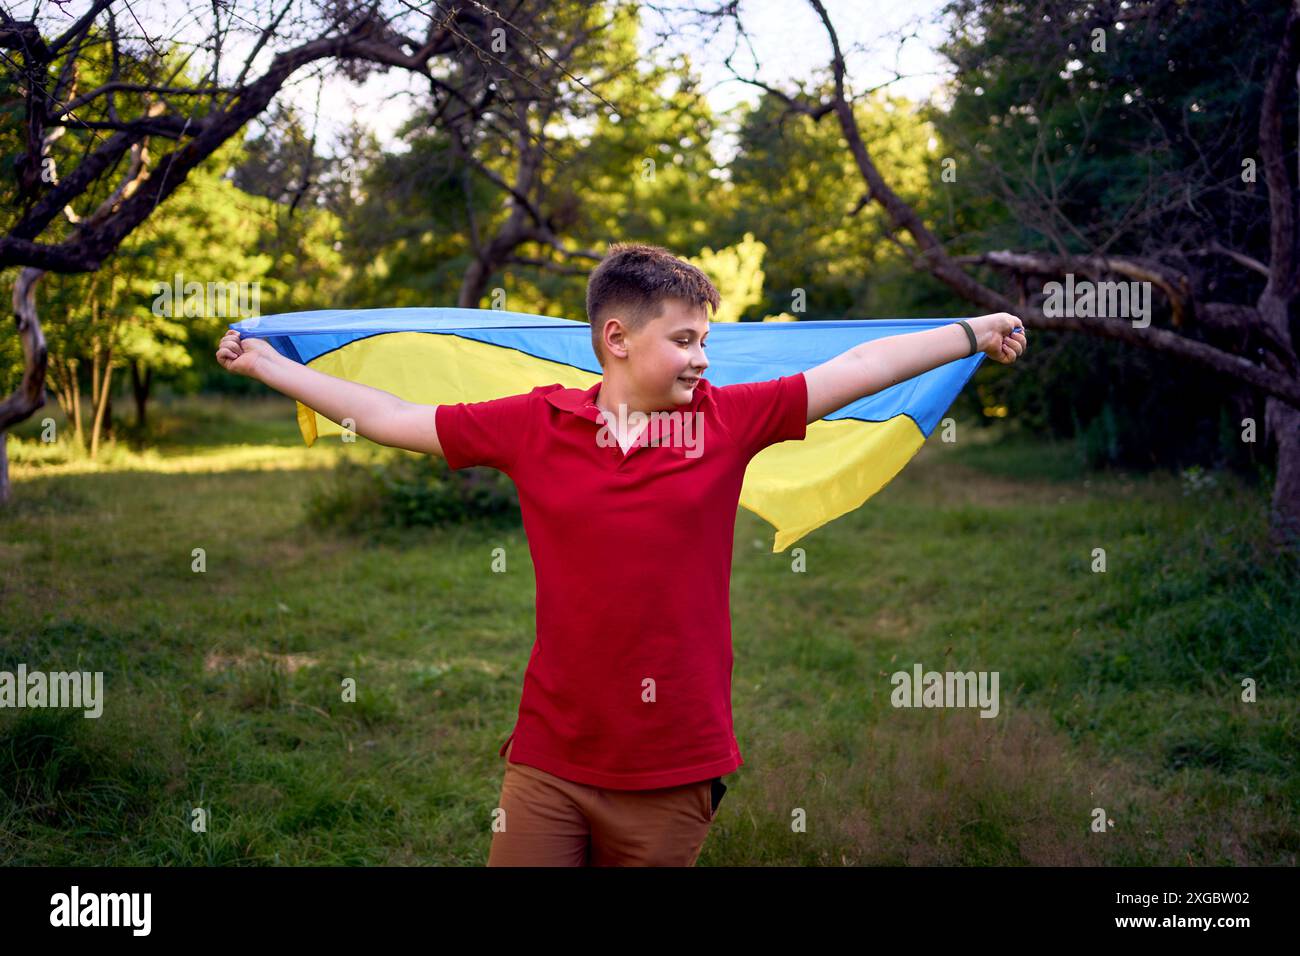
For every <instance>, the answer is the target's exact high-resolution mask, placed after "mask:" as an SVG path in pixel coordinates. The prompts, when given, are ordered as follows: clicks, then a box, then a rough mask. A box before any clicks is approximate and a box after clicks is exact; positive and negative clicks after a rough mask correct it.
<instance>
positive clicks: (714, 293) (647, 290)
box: [587, 242, 722, 368]
mask: <svg viewBox="0 0 1300 956" xmlns="http://www.w3.org/2000/svg"><path fill="white" fill-rule="evenodd" d="M665 299H681V300H682V301H684V302H686V303H688V304H689V305H693V306H703V305H709V306H712V307H713V314H714V315H716V314H717V312H718V306H719V305H720V304H721V302H722V296H721V295H719V294H718V290H717V289H716V288H715V287H714V285H713V283H712V282H710V281H709V278H708V276H706V275H705V274H704V273H703V272H701V271H700V270H699V269H697V268H696V267H695V266H693V265H691V264H690V263H689V262H684V261H683V260H681V259H678V258H677V257H676V256H674V255H673V254H672V253H671V252H669V251H668V250H667V249H664V248H663V247H662V246H650V245H645V244H643V243H638V242H616V243H614V244H613V245H612V246H610V247H609V253H608V254H607V255H606V256H605V258H604V259H602V260H601V262H600V264H599V265H598V266H596V268H595V269H594V270H593V271H592V273H591V277H590V278H589V279H588V280H587V321H588V322H590V323H591V347H592V349H594V350H595V352H596V358H597V359H599V361H600V365H601V368H604V367H605V355H604V352H603V350H602V349H601V345H600V339H601V334H600V332H601V328H602V327H603V326H604V324H605V321H606V320H607V319H608V318H609V316H610V313H611V312H614V311H617V312H618V313H619V316H618V317H619V318H620V319H622V320H623V325H624V326H625V327H626V328H627V329H628V331H629V332H635V331H637V330H638V329H640V328H642V327H643V326H644V325H645V324H646V323H647V322H649V321H650V320H651V319H655V318H658V316H659V314H660V313H661V312H662V311H663V302H664V300H665ZM705 313H706V317H707V316H708V310H707V309H706V310H705Z"/></svg>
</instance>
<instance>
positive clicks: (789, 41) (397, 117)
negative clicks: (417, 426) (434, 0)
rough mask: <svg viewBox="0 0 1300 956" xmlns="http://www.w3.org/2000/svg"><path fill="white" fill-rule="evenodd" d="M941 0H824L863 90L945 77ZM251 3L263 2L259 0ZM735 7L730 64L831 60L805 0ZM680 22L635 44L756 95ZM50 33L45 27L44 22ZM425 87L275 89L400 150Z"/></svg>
mask: <svg viewBox="0 0 1300 956" xmlns="http://www.w3.org/2000/svg"><path fill="white" fill-rule="evenodd" d="M411 2H412V5H421V0H411ZM687 2H688V0H663V2H658V0H654V5H655V6H656V7H658V8H659V9H665V8H674V9H680V8H681V7H683V6H685V5H686V3H687ZM943 3H944V0H901V2H900V0H875V2H866V0H826V3H825V5H826V8H827V11H828V13H829V14H830V17H831V20H832V22H833V23H834V24H835V28H836V31H837V32H838V34H839V37H840V44H841V47H842V48H843V49H844V50H845V51H846V59H847V61H848V65H849V75H850V78H851V81H852V83H853V84H854V85H855V88H856V89H859V90H861V89H863V88H866V87H869V86H872V85H876V84H879V83H882V82H884V81H885V80H887V79H890V78H891V77H892V76H893V75H894V70H895V68H897V70H898V71H899V72H901V73H903V74H904V75H905V78H904V79H903V80H901V81H899V82H897V83H895V84H894V85H893V86H891V88H890V89H891V91H892V92H894V93H897V94H901V95H906V96H908V97H911V98H913V99H927V98H928V97H929V96H930V95H931V94H932V92H933V91H934V90H935V88H936V85H937V84H939V83H941V82H942V81H943V80H944V79H945V77H946V72H945V68H946V64H945V62H944V61H943V60H942V58H940V57H939V56H938V55H937V54H936V53H935V52H934V48H935V46H936V45H937V44H938V43H939V42H940V40H941V39H942V35H943V34H942V29H941V27H940V26H938V25H936V24H937V21H938V15H939V12H940V10H941V8H942V6H943ZM41 6H42V9H43V11H44V12H45V14H46V16H47V17H49V18H50V19H49V22H50V23H51V25H53V24H54V23H57V22H58V21H59V20H65V21H69V22H70V20H71V18H73V17H75V16H79V15H80V14H81V13H82V12H84V10H85V9H87V7H88V2H87V0H77V2H73V3H68V4H65V5H64V9H65V10H66V13H61V12H60V11H59V8H58V7H56V6H51V5H50V4H49V3H48V2H47V3H43V4H41ZM241 7H242V8H243V9H244V10H245V12H247V11H248V10H249V8H248V6H247V5H241V4H238V3H237V4H235V5H234V9H235V10H236V11H239V10H241ZM259 7H261V9H265V6H264V5H259ZM187 8H188V9H189V10H190V11H192V16H193V20H192V21H190V22H187V21H186V20H185V19H184V18H181V19H179V20H178V19H177V17H178V10H180V11H184V10H186V9H187ZM30 9H31V3H30V2H27V3H16V4H13V5H12V6H11V10H12V11H13V12H14V13H15V14H16V15H17V16H18V17H19V18H24V14H25V13H26V14H27V15H30ZM118 9H119V11H120V12H119V15H118V16H119V23H121V24H122V25H123V30H124V31H130V30H131V29H132V28H133V27H134V28H135V32H136V33H138V32H139V27H138V26H137V23H138V24H139V25H143V26H144V28H145V29H146V30H147V31H149V33H150V35H153V36H159V35H168V36H170V35H175V34H177V33H179V34H180V35H181V36H182V37H185V38H188V39H190V40H191V41H193V42H199V41H201V40H202V39H203V38H205V37H206V35H207V33H208V26H209V25H210V22H211V7H210V5H208V4H203V3H198V4H194V5H188V4H187V5H186V6H179V7H178V6H177V5H176V4H175V2H174V0H173V2H164V0H130V2H129V8H128V7H126V6H125V5H124V6H123V7H121V8H118ZM739 9H740V16H741V20H742V22H743V23H744V24H745V29H746V32H747V33H748V34H749V36H750V41H751V43H752V44H753V47H754V50H755V53H756V54H757V60H758V63H759V66H758V67H757V68H756V67H755V65H754V63H753V61H752V59H750V58H749V57H748V56H747V55H746V54H744V53H742V54H740V55H738V56H737V58H736V60H735V65H736V67H737V69H738V70H741V71H743V72H751V71H752V72H754V73H756V75H757V78H759V79H761V80H763V81H764V82H766V83H769V84H771V85H773V86H778V87H780V88H783V89H785V88H789V86H790V84H791V82H792V81H796V80H799V79H807V78H809V77H811V76H813V75H814V74H815V73H816V72H817V71H818V70H822V69H825V67H826V66H827V65H828V64H829V62H830V43H829V41H828V39H827V37H826V33H825V31H824V29H823V28H822V25H821V23H820V22H819V20H818V19H817V16H816V14H815V12H814V11H813V9H812V8H811V7H810V6H808V5H807V4H806V3H802V2H799V0H741V3H740V7H739ZM249 15H250V16H251V15H252V14H251V13H249ZM132 20H135V21H136V23H132V22H131V21H132ZM259 22H260V20H259ZM685 23H686V21H685V19H684V18H683V17H682V16H680V15H674V14H671V13H669V14H668V15H666V16H661V15H659V14H656V13H653V12H651V11H649V10H644V9H643V12H642V36H643V44H642V45H643V48H646V47H649V45H650V44H651V43H652V42H653V41H654V35H655V34H656V33H659V32H669V33H671V35H672V37H671V40H670V42H669V43H668V44H667V45H666V46H665V54H666V55H667V56H672V55H676V54H677V53H686V54H688V55H689V57H690V59H691V62H692V64H693V65H694V66H695V68H696V69H697V71H698V72H699V74H700V76H701V80H702V84H703V88H704V89H705V90H706V91H707V98H708V100H709V104H710V106H711V107H712V108H713V109H714V111H715V112H722V111H724V110H726V109H728V108H730V107H733V106H735V105H736V104H737V103H738V102H740V101H742V100H748V101H751V102H752V101H754V100H755V99H757V96H758V91H757V90H756V88H755V87H753V86H750V85H748V84H745V83H742V82H739V81H737V80H734V79H731V78H730V74H729V73H728V71H727V69H726V66H725V65H724V62H723V60H724V58H725V56H726V54H727V52H728V51H729V50H730V49H731V48H732V43H731V39H730V35H729V34H723V35H719V36H716V37H704V36H701V35H699V34H698V33H695V32H693V31H691V30H689V29H686V28H685ZM49 32H53V30H52V26H51V28H50V31H49ZM910 32H916V34H917V35H916V36H915V37H911V38H909V39H906V40H905V41H904V40H903V39H902V36H903V35H904V34H906V33H910ZM249 48H250V41H249V40H248V39H246V38H244V37H237V36H233V35H232V37H231V38H230V40H229V41H228V47H227V50H226V52H225V54H224V55H223V62H228V63H230V64H232V65H237V64H238V63H240V62H242V59H243V56H242V54H243V53H244V52H245V51H246V50H247V49H249ZM201 56H202V53H200V54H199V57H201ZM199 57H196V60H197V59H198V58H199ZM266 59H267V58H266V57H263V60H262V61H261V62H260V63H259V65H260V66H262V67H263V68H264V67H265V63H266ZM228 79H229V78H228ZM427 95H428V94H427V83H422V82H421V81H420V79H419V78H418V77H416V76H414V75H412V74H410V73H408V72H406V71H403V70H398V69H391V70H388V71H387V72H385V73H374V74H372V75H371V76H370V77H369V79H368V80H367V81H366V82H365V83H364V84H356V83H353V82H351V81H349V80H347V79H346V78H344V77H341V76H338V75H335V76H331V77H328V78H325V79H322V78H321V76H320V75H319V72H318V71H317V70H312V69H308V70H302V71H299V72H298V73H297V74H295V76H294V78H292V79H291V80H290V82H289V83H288V84H286V86H285V87H284V89H282V90H281V92H280V94H279V97H278V99H280V100H282V101H286V102H291V103H293V104H295V105H296V106H297V107H299V108H300V109H301V110H302V111H303V113H304V114H305V115H306V116H309V117H310V116H311V115H313V113H315V112H316V102H317V97H319V98H320V104H321V109H320V119H319V123H320V126H319V128H318V130H317V132H318V141H319V142H322V143H331V142H333V141H334V140H335V139H336V138H337V137H338V136H339V134H341V132H342V131H343V129H345V128H346V125H347V124H348V122H349V121H351V120H353V119H354V118H355V119H358V120H360V121H361V122H362V123H363V124H364V125H366V126H368V127H369V128H371V129H372V130H373V131H374V132H375V133H376V135H377V136H378V138H379V140H380V142H381V143H384V144H386V145H388V146H389V148H391V149H396V150H400V149H401V145H400V144H399V143H396V142H395V141H394V138H393V137H394V133H395V131H396V129H397V128H398V126H399V125H400V124H401V123H402V122H403V120H404V119H405V118H406V117H407V116H409V115H410V114H411V113H412V112H413V110H414V109H415V108H416V106H417V105H418V104H420V103H422V102H423V101H424V100H425V98H426V97H427Z"/></svg>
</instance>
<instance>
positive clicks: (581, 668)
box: [217, 244, 1026, 866]
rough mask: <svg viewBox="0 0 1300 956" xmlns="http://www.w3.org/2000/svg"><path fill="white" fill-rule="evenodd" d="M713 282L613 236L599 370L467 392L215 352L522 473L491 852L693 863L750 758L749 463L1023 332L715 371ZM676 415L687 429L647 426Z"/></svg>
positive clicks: (417, 443) (410, 437) (435, 445)
mask: <svg viewBox="0 0 1300 956" xmlns="http://www.w3.org/2000/svg"><path fill="white" fill-rule="evenodd" d="M720 301H721V300H720V296H719V293H718V290H717V289H716V288H714V286H713V284H712V283H711V282H710V281H709V280H708V278H707V277H706V276H705V275H704V274H703V273H702V272H701V271H700V270H699V269H697V268H695V267H694V266H692V265H690V264H689V263H687V262H684V261H682V260H680V259H677V258H675V257H674V256H673V255H672V254H671V253H669V252H668V251H667V250H665V249H661V248H659V247H656V246H647V245H639V244H615V245H613V246H612V247H611V248H610V251H609V255H608V256H607V257H606V258H605V259H604V260H603V261H602V262H601V263H600V265H598V266H597V267H596V269H595V271H594V272H593V273H592V275H591V277H590V279H589V282H588V286H587V316H588V319H589V321H590V323H591V332H592V347H593V349H594V350H595V353H596V356H597V358H598V359H599V361H600V365H601V368H602V371H603V376H602V380H601V381H600V382H598V383H597V384H596V385H594V386H592V387H591V388H589V389H586V390H582V389H577V388H564V387H563V386H561V385H559V384H554V385H546V386H539V387H537V388H534V389H533V390H532V391H531V392H528V393H524V394H519V395H511V396H507V397H504V398H498V399H494V400H492V401H487V402H474V403H469V404H466V403H459V404H455V405H437V406H428V405H419V404H413V403H409V402H405V401H403V400H401V399H399V398H397V397H396V396H395V395H392V394H389V393H388V392H384V391H381V390H379V389H374V388H370V387H368V386H364V385H360V384H357V383H354V382H347V381H344V380H342V379H339V378H336V377H333V376H330V375H326V374H324V373H321V372H319V371H316V370H314V369H310V368H308V367H306V366H304V365H300V364H298V363H295V362H293V361H290V360H288V359H285V358H283V357H282V356H280V355H279V354H278V353H277V352H275V351H274V350H273V349H272V348H271V347H270V346H269V345H268V344H267V343H266V342H264V341H261V340H258V339H250V340H247V341H241V340H240V337H239V334H238V333H237V332H235V331H233V330H231V331H230V332H228V333H227V334H226V336H225V338H224V339H223V340H222V342H221V345H220V347H219V349H218V351H217V360H218V361H219V362H220V363H221V364H222V365H223V366H224V367H225V368H227V369H229V370H231V371H234V372H238V373H241V374H245V375H250V376H253V377H254V378H257V379H259V380H260V381H262V382H265V383H266V384H267V385H269V386H271V387H272V388H275V389H277V390H278V391H281V392H283V393H285V394H286V395H289V396H291V397H293V398H295V399H297V400H298V401H300V402H302V403H303V404H304V405H307V406H308V407H310V408H313V409H315V410H316V411H317V412H319V413H320V414H321V415H323V416H325V417H326V418H328V419H330V420H332V421H334V422H340V421H341V420H342V419H343V418H345V417H349V418H352V419H353V420H354V422H355V430H356V431H357V433H359V434H361V435H364V436H365V437H367V438H369V439H371V440H372V441H376V442H379V443H380V444H383V445H390V446H395V447H399V448H406V449H410V450H412V451H418V452H427V453H432V454H439V455H442V456H443V457H444V458H445V459H446V461H447V464H448V466H449V467H451V468H453V469H459V468H466V467H469V466H472V465H488V466H491V467H494V468H497V469H499V470H501V471H503V472H505V473H506V474H508V475H509V476H510V477H511V478H512V479H513V480H514V482H515V485H516V487H517V489H518V491H519V500H520V508H521V511H522V513H523V518H524V529H525V533H526V535H527V538H528V543H529V550H530V551H531V553H532V557H533V563H534V566H535V568H536V576H537V598H536V600H537V607H536V621H537V635H536V641H535V643H534V645H533V650H532V654H531V656H530V658H529V661H528V667H527V669H526V671H525V675H524V686H523V694H522V696H521V699H520V705H519V712H518V720H517V721H516V724H515V728H514V730H513V732H512V733H511V734H510V736H509V737H508V738H507V740H506V742H505V744H503V745H502V748H501V751H500V753H501V754H503V755H504V757H505V761H506V763H505V773H504V778H503V782H502V790H501V800H500V808H501V809H502V810H503V811H504V822H505V826H504V828H503V829H502V830H500V831H499V832H494V834H493V840H492V847H491V850H490V853H489V857H488V865H489V866H509V865H534V866H536V865H561V866H564V865H567V866H586V865H594V866H602V865H669V866H691V865H693V864H694V863H695V860H696V858H697V857H698V855H699V852H700V849H701V847H702V846H703V843H704V839H705V837H706V835H707V833H708V831H709V828H710V826H711V824H712V822H713V819H714V816H715V814H716V812H717V807H718V800H719V799H720V798H721V795H722V793H723V792H724V791H725V790H726V787H725V785H723V783H722V776H723V775H725V774H728V773H731V772H732V771H734V770H735V769H736V768H737V767H739V766H740V765H741V764H742V763H743V762H744V761H743V760H742V758H741V755H740V751H739V748H738V747H737V745H736V739H735V736H734V734H733V731H732V717H731V668H732V652H731V617H730V606H729V584H730V577H731V557H732V540H733V537H734V533H735V519H736V507H737V503H738V500H739V496H740V490H741V484H742V481H743V479H744V474H745V468H746V466H747V465H748V463H749V461H750V460H751V459H752V458H753V457H754V456H755V455H757V454H758V453H759V452H760V451H762V450H763V449H764V448H766V447H768V446H769V445H772V444H775V443H777V442H782V441H792V440H800V439H802V438H804V436H805V432H806V429H807V426H808V423H810V422H813V421H816V420H818V419H820V418H822V417H823V416H825V415H827V414H829V413H830V412H833V411H835V410H837V409H839V408H842V407H844V406H845V405H848V404H850V403H851V402H853V401H856V400H857V399H859V398H861V397H863V396H865V395H869V394H872V393H874V392H877V391H879V390H881V389H884V388H887V387H888V386H890V385H894V384H896V383H898V382H901V381H903V380H905V379H908V378H911V377H913V376H916V375H919V374H921V373H922V372H926V371H929V370H930V369H932V368H935V367H937V366H939V365H942V364H945V363H947V362H952V361H955V360H957V359H960V358H963V357H965V356H967V355H970V354H974V352H975V351H976V350H979V351H983V352H985V353H986V354H988V355H989V356H990V357H991V358H993V359H994V360H995V361H998V362H1002V363H1004V364H1009V363H1010V362H1013V361H1015V359H1016V358H1017V357H1018V356H1019V355H1020V354H1021V353H1022V352H1023V351H1024V349H1025V346H1026V340H1025V335H1024V332H1023V331H1013V330H1014V329H1016V327H1017V326H1018V320H1017V319H1016V318H1015V317H1014V316H1011V315H1008V314H1006V313H998V314H995V315H987V316H981V317H979V318H976V319H972V320H970V321H969V322H960V323H958V322H954V323H952V324H951V325H945V326H942V327H939V328H933V329H928V330H926V331H923V332H915V333H909V334H906V335H896V336H891V337H889V338H885V339H879V340H876V341H872V342H867V343H863V344H862V345H859V346H856V347H855V348H852V349H849V350H848V351H846V352H844V353H842V354H841V355H839V356H836V357H835V358H834V359H832V360H830V361H828V362H825V363H823V364H821V365H819V366H817V367H815V368H811V369H809V370H807V371H806V372H800V373H797V374H794V375H787V376H781V377H780V378H777V379H773V380H771V381H766V382H751V383H744V384H736V385H728V386H724V387H717V388H715V387H712V386H711V385H710V383H709V381H708V380H707V379H705V378H704V377H703V375H704V372H705V370H706V369H707V368H708V366H709V362H708V358H707V357H706V348H707V343H708V337H709V312H708V309H709V308H711V309H712V310H713V312H714V313H715V314H716V311H717V308H718V306H719V304H720ZM638 412H640V413H644V414H643V415H640V416H638V415H636V414H635V413H638ZM654 413H660V415H659V416H656V415H655V414H654ZM686 416H690V417H691V419H692V422H693V423H694V429H693V434H691V438H690V440H689V442H684V441H681V440H680V439H681V437H682V435H683V433H684V432H686V431H687V429H683V428H681V427H680V423H681V422H682V420H683V419H684V418H685V417H686ZM666 418H671V419H672V420H673V424H674V425H676V426H677V427H676V430H675V431H674V428H672V427H667V428H658V429H655V430H654V432H653V433H654V435H655V438H654V439H653V440H646V435H647V434H649V433H650V430H651V426H652V425H655V424H658V423H659V422H661V421H663V420H665V419H666ZM629 419H630V420H629ZM611 435H612V436H613V439H614V441H610V440H609V438H610V436H611ZM675 439H676V440H675ZM686 446H689V447H686Z"/></svg>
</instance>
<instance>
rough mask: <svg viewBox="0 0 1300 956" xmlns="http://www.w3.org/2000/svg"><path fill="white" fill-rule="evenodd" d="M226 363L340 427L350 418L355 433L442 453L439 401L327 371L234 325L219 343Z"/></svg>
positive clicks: (219, 353)
mask: <svg viewBox="0 0 1300 956" xmlns="http://www.w3.org/2000/svg"><path fill="white" fill-rule="evenodd" d="M217 361H218V362H219V363H220V364H221V367H222V368H224V369H227V370H228V371H231V372H235V373H236V374H239V375H247V376H248V377H249V378H255V379H257V380H258V381H259V382H262V383H264V384H266V385H269V386H270V387H271V388H273V389H275V390H276V391H277V392H283V393H284V394H285V395H288V396H289V397H290V398H293V399H297V400H298V401H300V402H302V403H303V404H304V405H306V406H307V407H308V408H311V409H314V410H315V411H317V412H319V413H320V414H322V415H324V416H325V417H326V418H328V419H329V420H330V421H332V422H334V423H335V424H336V425H342V424H343V419H345V418H350V419H352V422H353V431H355V432H356V433H357V434H358V435H361V436H363V437H365V438H369V439H370V440H371V441H373V442H377V443H379V444H380V445H388V446H390V447H393V448H405V449H407V450H409V451H418V452H423V453H425V454H431V455H441V454H442V446H441V445H440V444H439V443H438V427H437V425H436V423H435V421H434V418H435V416H434V411H435V409H436V408H437V406H436V405H418V404H415V403H413V402H408V401H405V400H403V399H400V398H398V397H397V396H396V395H394V394H393V393H392V392H385V391H383V390H382V389H378V388H371V387H370V386H369V385H362V384H361V383H360V382H349V381H348V380H347V379H343V378H337V377H336V376H333V375H326V374H325V373H324V372H318V371H317V370H316V369H314V368H308V367H307V366H306V365H301V364H299V363H298V362H295V361H293V360H292V359H287V358H285V357H284V356H283V355H281V354H280V353H279V352H277V351H276V350H275V349H274V348H272V347H271V345H270V343H269V342H266V341H265V340H264V339H241V338H240V335H239V333H238V332H236V331H235V330H234V329H230V330H229V331H227V332H226V334H225V336H224V337H223V338H222V340H221V344H220V345H219V346H218V347H217Z"/></svg>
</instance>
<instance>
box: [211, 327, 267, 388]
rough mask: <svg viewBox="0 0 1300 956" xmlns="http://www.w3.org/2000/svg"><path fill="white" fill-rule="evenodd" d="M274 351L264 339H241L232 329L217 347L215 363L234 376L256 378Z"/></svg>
mask: <svg viewBox="0 0 1300 956" xmlns="http://www.w3.org/2000/svg"><path fill="white" fill-rule="evenodd" d="M275 354H276V351H275V349H274V348H272V347H271V345H270V343H269V342H267V341H266V340H265V339H241V338H240V337H239V333H238V332H236V331H235V330H234V329H230V330H228V331H227V332H226V334H225V336H224V337H223V338H222V339H221V344H220V345H218V346H217V361H218V362H220V363H221V367H222V368H224V369H226V370H227V371H229V372H234V373H235V374H236V375H247V376H248V377H249V378H257V377H258V373H259V372H260V370H261V369H262V368H263V367H264V366H265V365H266V364H267V363H268V362H269V361H270V360H271V356H272V355H275Z"/></svg>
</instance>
